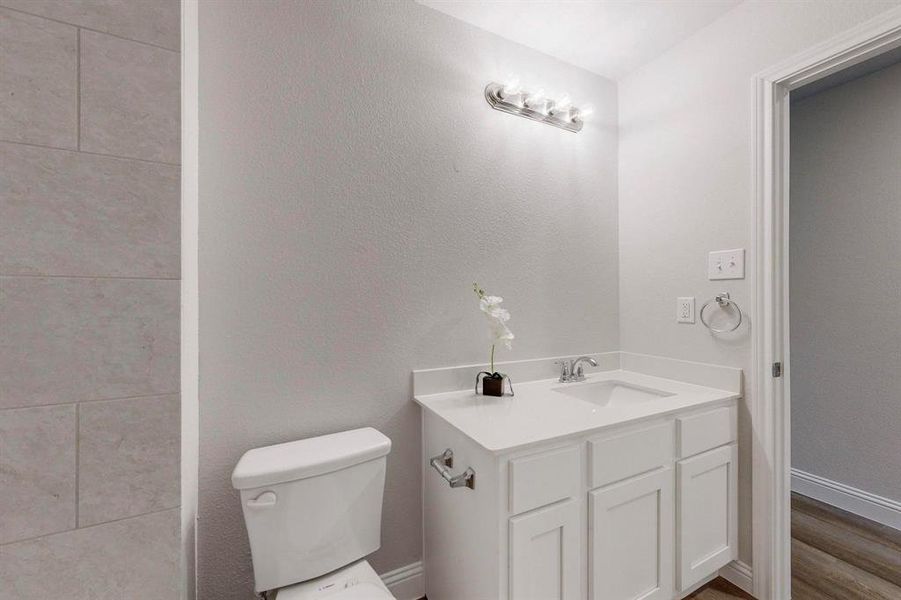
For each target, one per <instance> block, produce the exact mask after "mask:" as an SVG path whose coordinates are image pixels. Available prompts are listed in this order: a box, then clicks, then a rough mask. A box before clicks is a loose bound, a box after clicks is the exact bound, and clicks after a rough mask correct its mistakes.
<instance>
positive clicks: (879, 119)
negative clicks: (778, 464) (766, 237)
mask: <svg viewBox="0 0 901 600" xmlns="http://www.w3.org/2000/svg"><path fill="white" fill-rule="evenodd" d="M899 164H901V64H897V65H895V66H893V67H889V68H887V69H883V70H881V71H877V72H875V73H873V74H871V75H867V76H866V77H862V78H860V79H856V80H854V81H851V82H849V83H846V84H844V85H840V86H838V87H834V88H832V89H829V90H826V91H824V92H821V93H820V94H817V95H815V96H811V97H810V98H806V99H804V100H802V101H800V102H797V103H794V104H792V106H791V207H790V210H791V214H790V219H789V222H790V227H791V232H790V244H791V247H790V260H791V357H792V405H791V408H792V466H793V467H795V468H798V469H801V470H802V471H807V472H809V473H813V474H815V475H819V476H821V477H826V478H828V479H832V480H834V481H840V482H842V483H844V484H847V485H851V486H853V487H857V488H860V489H863V490H866V491H868V492H871V493H874V494H879V495H882V496H887V497H889V498H895V499H901V461H899V460H898V458H899V457H901V327H899V326H898V315H899V314H901V169H899Z"/></svg>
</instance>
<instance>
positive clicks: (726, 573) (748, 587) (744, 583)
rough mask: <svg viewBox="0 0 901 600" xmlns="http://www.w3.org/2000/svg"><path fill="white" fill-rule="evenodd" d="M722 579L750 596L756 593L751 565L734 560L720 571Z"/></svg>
mask: <svg viewBox="0 0 901 600" xmlns="http://www.w3.org/2000/svg"><path fill="white" fill-rule="evenodd" d="M720 577H722V578H723V579H725V580H726V581H728V582H729V583H731V584H733V585H737V586H738V587H740V588H741V589H742V590H744V591H745V592H747V593H749V594H753V593H754V585H753V580H752V579H751V565H749V564H747V563H743V562H742V561H740V560H733V561H732V562H730V563H729V564H728V565H726V566H725V567H723V568H722V569H720Z"/></svg>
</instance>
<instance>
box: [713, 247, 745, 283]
mask: <svg viewBox="0 0 901 600" xmlns="http://www.w3.org/2000/svg"><path fill="white" fill-rule="evenodd" d="M744 278H745V249H744V248H736V249H735V250H718V251H716V252H711V253H710V254H708V255H707V279H744Z"/></svg>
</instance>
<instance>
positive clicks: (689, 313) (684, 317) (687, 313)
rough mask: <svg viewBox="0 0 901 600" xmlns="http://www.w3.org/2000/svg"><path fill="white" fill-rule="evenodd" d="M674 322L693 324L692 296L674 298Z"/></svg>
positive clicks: (693, 303) (693, 306) (693, 305)
mask: <svg viewBox="0 0 901 600" xmlns="http://www.w3.org/2000/svg"><path fill="white" fill-rule="evenodd" d="M676 322H678V323H694V322H695V299H694V297H692V296H685V297H682V298H676Z"/></svg>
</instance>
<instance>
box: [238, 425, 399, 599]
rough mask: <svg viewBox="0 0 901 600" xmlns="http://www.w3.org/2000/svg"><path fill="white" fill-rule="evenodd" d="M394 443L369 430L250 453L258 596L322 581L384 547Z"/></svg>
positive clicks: (246, 494)
mask: <svg viewBox="0 0 901 600" xmlns="http://www.w3.org/2000/svg"><path fill="white" fill-rule="evenodd" d="M390 450H391V440H390V439H388V438H387V437H386V436H385V435H384V434H382V433H381V432H379V431H377V430H375V429H373V428H371V427H366V428H363V429H354V430H351V431H342V432H340V433H333V434H331V435H323V436H320V437H315V438H308V439H304V440H299V441H296V442H288V443H286V444H277V445H275V446H267V447H264V448H255V449H253V450H249V451H248V452H246V453H245V454H244V456H242V457H241V460H239V461H238V464H237V465H236V466H235V470H234V472H233V473H232V485H233V486H234V487H235V489H238V490H240V492H241V505H242V508H243V510H244V522H245V524H246V525H247V536H248V538H249V539H250V551H251V555H252V558H253V574H254V583H255V586H254V587H255V588H256V591H258V592H262V591H265V590H271V589H275V588H280V587H284V586H286V585H290V584H293V583H298V582H300V581H306V580H308V579H312V578H314V577H319V576H320V575H324V574H325V573H328V572H329V571H334V570H335V569H338V568H341V567H343V566H345V565H347V564H349V563H351V562H353V561H355V560H357V559H360V558H362V557H364V556H366V555H367V554H370V553H372V552H374V551H376V550H377V549H378V548H379V546H380V544H381V516H382V493H383V492H384V489H385V466H386V463H387V458H386V457H387V455H388V452H389V451H390Z"/></svg>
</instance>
